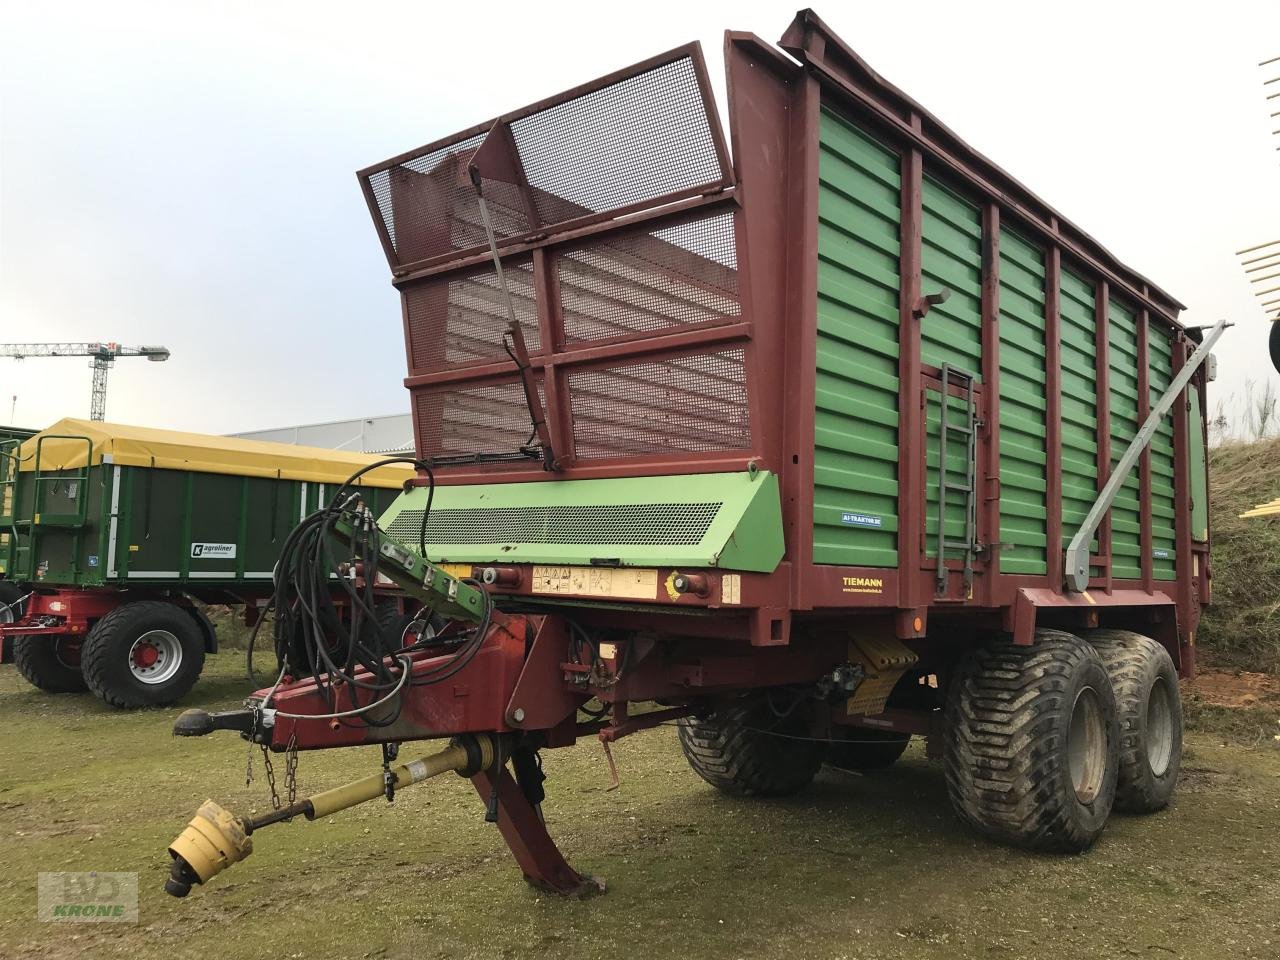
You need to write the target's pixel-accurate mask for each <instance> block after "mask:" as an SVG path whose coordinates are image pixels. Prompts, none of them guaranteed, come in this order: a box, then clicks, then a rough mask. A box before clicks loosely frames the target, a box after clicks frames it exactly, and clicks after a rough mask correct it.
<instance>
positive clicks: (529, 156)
mask: <svg viewBox="0 0 1280 960" xmlns="http://www.w3.org/2000/svg"><path fill="white" fill-rule="evenodd" d="M711 104H712V101H711V95H710V89H709V85H708V83H707V78H706V69H705V66H704V64H703V62H702V56H701V52H700V50H699V49H698V47H697V45H696V44H693V45H689V46H686V47H680V48H677V49H676V50H672V51H670V52H669V53H666V54H663V55H661V56H659V57H655V58H653V59H651V60H648V61H645V62H643V63H640V64H636V65H635V66H633V67H629V68H627V69H625V70H622V71H619V72H617V73H615V74H611V75H610V76H608V77H604V78H601V79H600V80H597V81H595V82H594V83H590V84H586V85H584V86H582V87H579V88H577V89H575V90H571V91H569V92H567V93H564V94H561V95H559V96H557V97H554V98H552V99H550V100H546V101H543V102H541V103H538V104H535V105H533V106H530V107H527V108H525V109H523V110H519V111H516V112H515V113H512V114H508V115H505V116H503V117H500V118H499V119H497V120H495V121H493V122H491V123H486V124H482V125H480V126H479V127H476V128H473V129H471V130H468V131H464V132H462V133H460V134H456V135H455V136H453V137H449V138H446V139H444V140H441V141H439V142H437V143H433V144H429V145H427V146H425V147H422V148H420V149H419V150H415V151H411V152H410V153H407V154H404V155H402V156H400V157H396V158H394V159H393V160H390V161H388V162H386V163H384V164H380V165H378V166H375V167H371V168H369V169H367V170H365V171H362V172H361V174H360V177H361V181H362V184H363V187H364V190H365V195H366V199H367V200H368V202H369V206H370V211H371V213H372V214H373V216H374V221H375V224H376V225H377V228H378V232H379V235H380V237H381V239H382V243H383V247H384V250H385V252H386V254H387V258H388V261H389V263H390V265H391V267H392V270H393V271H394V272H395V274H396V278H397V279H396V281H395V282H396V285H397V286H398V287H399V288H400V290H401V292H402V294H403V300H404V321H405V330H406V343H407V348H408V368H409V378H408V380H407V381H406V384H407V385H408V386H409V388H410V390H411V392H412V395H413V404H412V407H413V411H414V418H415V428H416V433H417V442H418V450H419V453H420V454H421V455H423V456H429V457H437V458H439V457H456V456H460V455H466V456H469V455H474V454H507V455H509V454H511V453H513V452H514V451H515V450H516V449H517V448H518V447H520V446H521V445H523V444H525V443H527V441H528V439H529V435H530V423H529V414H528V411H527V409H526V406H525V403H524V397H523V393H522V391H521V388H520V384H519V379H518V375H517V373H516V369H515V364H514V362H513V361H512V360H511V359H510V357H509V355H508V353H507V351H506V349H505V346H504V342H503V331H504V330H505V329H506V327H507V324H508V317H507V305H506V301H505V298H504V297H503V295H502V292H501V289H500V287H499V285H498V282H497V277H496V273H495V271H494V268H493V264H492V260H491V257H490V255H489V251H488V247H487V245H486V243H485V237H484V231H483V226H482V220H481V213H480V207H479V203H478V201H477V197H476V191H475V188H474V186H473V183H472V179H471V171H472V169H473V168H474V169H475V170H476V171H477V173H478V174H479V177H480V184H481V188H482V190H483V192H484V197H485V201H486V204H487V206H488V209H489V213H490V217H491V220H492V223H493V227H494V233H495V236H496V239H497V242H498V246H499V250H500V252H501V255H502V259H503V270H504V274H505V276H506V278H507V284H508V287H509V289H510V292H511V296H512V299H513V306H514V310H515V314H516V319H517V321H518V322H519V323H520V325H521V327H522V328H523V332H524V338H525V342H526V343H527V345H528V349H529V353H530V357H531V364H532V366H533V368H534V370H535V374H536V378H537V380H538V382H539V388H540V390H541V396H542V399H543V402H544V403H545V405H546V407H547V413H548V422H549V424H550V430H551V434H552V438H553V440H554V446H555V448H556V450H557V452H558V453H559V454H560V458H561V460H562V462H563V463H564V464H565V466H566V468H567V469H568V470H570V471H572V469H573V467H574V465H575V464H578V463H581V462H583V461H591V460H597V459H604V460H609V461H617V460H619V459H622V458H642V457H649V458H652V457H663V458H667V459H670V458H671V456H672V455H673V454H683V455H689V456H693V457H694V458H695V459H696V458H697V457H698V456H700V455H702V456H705V455H710V454H714V453H717V452H721V453H722V452H728V451H738V452H739V456H743V454H742V451H749V450H750V449H751V448H752V447H753V434H752V424H751V417H750V413H749V408H750V397H749V392H748V383H749V376H748V370H749V360H750V355H751V344H750V341H749V326H748V324H747V322H746V317H745V314H744V310H743V305H742V299H741V296H740V285H739V278H738V261H739V237H738V231H737V229H736V225H737V217H738V213H737V210H738V207H737V203H736V198H735V197H734V195H733V192H732V187H733V175H732V171H731V169H730V167H729V162H728V157H727V152H726V150H725V145H724V139H723V135H722V133H721V131H720V126H719V122H718V119H717V117H716V114H715V112H714V110H713V109H712V106H711ZM524 466H525V467H526V468H528V467H529V466H530V465H529V464H525V465H524ZM492 469H509V470H510V469H516V470H518V469H520V466H519V465H516V466H514V467H513V466H511V465H509V464H508V465H507V466H505V467H501V468H499V467H493V468H492Z"/></svg>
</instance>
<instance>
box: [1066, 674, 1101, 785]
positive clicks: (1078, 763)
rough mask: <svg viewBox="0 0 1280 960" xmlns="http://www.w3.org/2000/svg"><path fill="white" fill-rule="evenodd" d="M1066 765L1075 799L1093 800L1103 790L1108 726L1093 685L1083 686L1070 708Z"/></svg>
mask: <svg viewBox="0 0 1280 960" xmlns="http://www.w3.org/2000/svg"><path fill="white" fill-rule="evenodd" d="M1067 765H1068V767H1069V769H1070V772H1071V785H1072V786H1073V787H1074V788H1075V791H1076V799H1077V800H1079V801H1080V802H1081V803H1092V802H1093V800H1094V798H1096V797H1097V796H1098V793H1099V792H1100V791H1101V790H1102V782H1103V780H1104V779H1105V778H1106V771H1107V728H1106V723H1105V722H1104V720H1103V717H1102V706H1101V704H1100V703H1099V701H1098V694H1097V691H1095V690H1094V689H1093V688H1092V687H1085V688H1084V689H1082V690H1081V691H1080V692H1079V693H1078V694H1077V695H1076V702H1075V704H1074V705H1073V706H1072V708H1071V727H1070V730H1069V732H1068V733H1067Z"/></svg>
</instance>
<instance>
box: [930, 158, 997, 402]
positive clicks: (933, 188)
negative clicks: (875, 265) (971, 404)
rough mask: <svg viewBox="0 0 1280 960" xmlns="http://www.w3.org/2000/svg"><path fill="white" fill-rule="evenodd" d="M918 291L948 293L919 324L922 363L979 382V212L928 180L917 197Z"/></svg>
mask: <svg viewBox="0 0 1280 960" xmlns="http://www.w3.org/2000/svg"><path fill="white" fill-rule="evenodd" d="M921 202H922V205H923V208H924V209H923V221H922V223H921V249H920V257H921V260H920V265H921V273H922V277H921V288H922V290H923V291H924V293H935V292H937V291H938V290H941V289H942V288H944V287H945V288H947V289H949V290H950V291H951V297H950V298H949V299H948V300H947V301H946V302H945V303H941V304H938V305H937V306H935V307H931V308H930V310H929V313H928V315H927V316H926V317H925V318H924V320H922V321H921V324H920V358H921V361H922V362H924V363H926V364H932V365H933V366H935V367H940V366H942V365H943V364H944V363H950V364H951V365H952V366H954V367H960V368H962V369H964V370H966V371H967V372H969V373H973V374H975V375H977V377H978V379H979V380H981V377H982V211H981V210H980V209H979V208H978V207H977V206H976V205H975V204H972V203H970V202H969V201H968V200H965V199H964V198H962V197H960V196H958V195H957V194H955V193H954V192H952V191H951V190H950V189H948V188H947V187H945V186H943V185H942V184H941V183H939V182H938V181H937V180H934V179H933V178H932V177H927V176H926V177H925V178H924V183H923V191H922V194H921Z"/></svg>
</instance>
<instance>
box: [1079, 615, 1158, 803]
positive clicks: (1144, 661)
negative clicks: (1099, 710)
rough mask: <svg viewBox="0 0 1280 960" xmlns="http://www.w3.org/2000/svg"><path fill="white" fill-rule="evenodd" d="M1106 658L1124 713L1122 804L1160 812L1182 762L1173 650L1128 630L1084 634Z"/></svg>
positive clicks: (1119, 788) (1118, 799)
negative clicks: (1170, 654) (1170, 652)
mask: <svg viewBox="0 0 1280 960" xmlns="http://www.w3.org/2000/svg"><path fill="white" fill-rule="evenodd" d="M1084 637H1085V639H1086V640H1088V641H1089V642H1090V643H1091V644H1093V648H1094V649H1095V650H1097V651H1098V654H1099V655H1100V656H1101V657H1102V663H1103V665H1104V666H1105V667H1106V668H1107V673H1108V674H1109V675H1110V677H1111V686H1112V688H1113V689H1114V690H1115V694H1116V706H1117V708H1118V709H1119V714H1120V778H1119V782H1118V784H1117V786H1116V809H1117V810H1123V811H1124V812H1126V813H1155V812H1156V811H1157V810H1163V809H1164V808H1165V807H1167V806H1168V805H1169V801H1170V800H1172V799H1173V792H1174V789H1175V788H1176V787H1177V785H1178V769H1179V767H1180V766H1181V765H1182V701H1181V699H1180V698H1179V696H1178V670H1177V668H1176V667H1175V666H1174V665H1173V658H1172V657H1171V656H1169V651H1168V650H1166V649H1165V648H1164V647H1162V646H1161V645H1160V644H1159V643H1157V642H1156V641H1155V640H1152V639H1151V638H1150V637H1145V636H1143V635H1142V634H1140V633H1132V632H1130V631H1128V630H1091V631H1089V632H1088V633H1086V634H1085V635H1084Z"/></svg>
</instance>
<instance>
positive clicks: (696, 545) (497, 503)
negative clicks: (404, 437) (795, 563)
mask: <svg viewBox="0 0 1280 960" xmlns="http://www.w3.org/2000/svg"><path fill="white" fill-rule="evenodd" d="M426 500H427V491H426V490H425V489H423V488H421V487H419V488H416V489H413V490H410V491H409V492H407V493H403V494H401V495H400V497H399V498H398V499H397V500H396V502H395V503H393V504H392V505H391V507H390V508H388V510H387V511H386V512H385V513H384V514H383V515H382V516H381V517H379V519H378V525H379V526H380V527H382V529H384V530H386V531H387V532H388V533H389V534H391V535H392V536H393V537H395V538H396V539H398V540H400V541H401V542H403V543H404V544H405V545H406V546H407V547H410V548H416V547H417V544H418V541H419V537H420V534H421V529H422V510H423V507H424V505H425V504H426ZM426 533H427V555H428V556H429V557H430V558H431V559H432V560H434V561H437V562H440V563H472V564H484V563H502V562H508V563H538V564H557V565H559V564H564V565H582V566H585V565H591V564H599V563H600V562H602V561H608V562H609V563H610V564H617V565H620V566H639V567H659V566H697V567H721V568H724V569H729V570H752V571H759V572H762V573H768V572H770V571H772V570H774V569H776V568H777V566H778V563H779V562H780V561H781V560H782V554H783V549H784V547H783V538H782V501H781V499H780V497H779V494H778V478H777V477H776V476H775V475H774V474H772V473H769V472H767V471H762V472H760V473H756V474H754V475H753V474H751V473H748V472H743V473H706V474H693V475H684V476H682V475H675V476H666V477H623V478H620V479H616V480H547V481H538V482H533V483H481V484H465V485H457V486H440V487H437V488H436V493H435V500H434V501H433V503H432V507H431V513H430V515H429V517H428V518H427V531H426Z"/></svg>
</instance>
